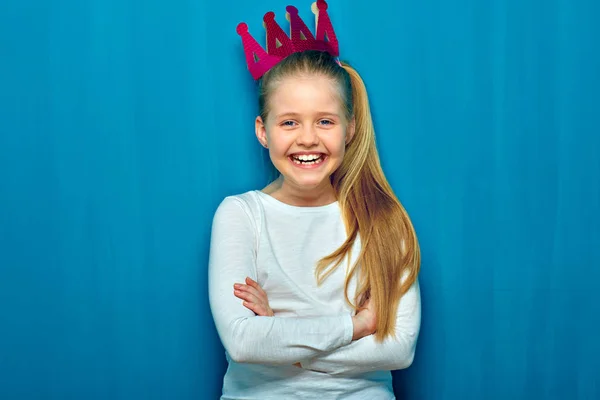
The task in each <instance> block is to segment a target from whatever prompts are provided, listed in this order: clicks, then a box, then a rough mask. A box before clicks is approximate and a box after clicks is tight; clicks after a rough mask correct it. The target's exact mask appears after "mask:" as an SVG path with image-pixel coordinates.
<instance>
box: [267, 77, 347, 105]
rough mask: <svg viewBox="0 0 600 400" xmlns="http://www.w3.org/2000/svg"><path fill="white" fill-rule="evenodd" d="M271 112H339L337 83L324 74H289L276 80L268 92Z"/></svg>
mask: <svg viewBox="0 0 600 400" xmlns="http://www.w3.org/2000/svg"><path fill="white" fill-rule="evenodd" d="M269 100H270V101H269V103H270V104H269V106H270V108H271V111H273V114H279V113H282V112H296V113H310V112H331V113H339V112H340V110H341V109H342V106H343V105H342V99H341V96H340V89H339V87H338V85H337V84H336V83H335V81H333V80H332V79H330V78H327V77H324V76H319V75H315V76H289V77H286V78H283V79H282V80H281V81H279V82H277V84H276V85H274V87H273V91H272V92H271V93H270V99H269Z"/></svg>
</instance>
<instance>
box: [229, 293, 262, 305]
mask: <svg viewBox="0 0 600 400" xmlns="http://www.w3.org/2000/svg"><path fill="white" fill-rule="evenodd" d="M233 294H234V296H235V297H237V298H238V299H242V300H246V301H248V302H250V303H254V304H263V302H262V301H261V300H260V298H258V297H256V296H255V295H254V294H252V293H249V292H243V291H240V290H234V291H233Z"/></svg>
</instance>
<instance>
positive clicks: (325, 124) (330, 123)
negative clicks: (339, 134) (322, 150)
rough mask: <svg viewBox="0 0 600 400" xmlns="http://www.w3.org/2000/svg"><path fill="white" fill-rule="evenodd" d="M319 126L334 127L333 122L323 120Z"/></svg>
mask: <svg viewBox="0 0 600 400" xmlns="http://www.w3.org/2000/svg"><path fill="white" fill-rule="evenodd" d="M319 124H320V125H322V126H331V125H333V121H331V120H329V119H322V120H320V121H319Z"/></svg>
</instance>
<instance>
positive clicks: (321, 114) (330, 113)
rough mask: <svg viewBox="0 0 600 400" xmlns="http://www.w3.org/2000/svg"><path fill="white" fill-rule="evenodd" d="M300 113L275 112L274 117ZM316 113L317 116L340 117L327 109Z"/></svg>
mask: <svg viewBox="0 0 600 400" xmlns="http://www.w3.org/2000/svg"><path fill="white" fill-rule="evenodd" d="M300 115H301V114H300V113H297V112H283V113H281V114H277V115H276V116H275V118H276V119H280V118H283V117H299V116H300ZM316 115H318V116H333V117H337V118H341V117H340V115H339V114H337V113H335V112H328V111H319V112H317V113H316Z"/></svg>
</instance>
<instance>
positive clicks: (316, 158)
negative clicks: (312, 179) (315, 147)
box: [292, 154, 321, 165]
mask: <svg viewBox="0 0 600 400" xmlns="http://www.w3.org/2000/svg"><path fill="white" fill-rule="evenodd" d="M292 161H293V162H294V164H302V165H313V164H318V163H320V162H321V155H320V154H319V155H314V154H311V155H301V156H293V157H292Z"/></svg>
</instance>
